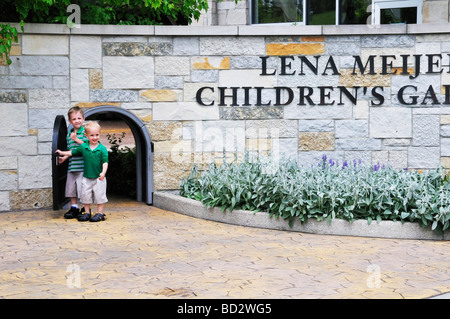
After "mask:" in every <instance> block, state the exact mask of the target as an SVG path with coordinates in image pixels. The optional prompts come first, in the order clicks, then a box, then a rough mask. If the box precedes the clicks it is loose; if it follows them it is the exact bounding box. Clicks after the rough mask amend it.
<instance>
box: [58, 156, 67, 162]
mask: <svg viewBox="0 0 450 319" xmlns="http://www.w3.org/2000/svg"><path fill="white" fill-rule="evenodd" d="M68 158H69V156H58V164H62V163H64V161H65V160H67V159H68Z"/></svg>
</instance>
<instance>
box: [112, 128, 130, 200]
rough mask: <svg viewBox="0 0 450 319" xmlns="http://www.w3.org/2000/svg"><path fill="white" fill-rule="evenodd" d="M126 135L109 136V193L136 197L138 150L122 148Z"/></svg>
mask: <svg viewBox="0 0 450 319" xmlns="http://www.w3.org/2000/svg"><path fill="white" fill-rule="evenodd" d="M124 136H125V133H124V132H123V133H122V134H121V136H118V137H117V136H116V135H115V134H107V137H108V141H109V143H110V145H111V148H110V151H109V152H108V157H109V158H108V160H109V163H108V172H107V173H106V178H107V181H108V193H109V194H115V195H120V196H124V197H130V198H135V197H136V148H135V147H133V148H130V147H128V146H124V147H120V143H121V142H122V139H123V138H124Z"/></svg>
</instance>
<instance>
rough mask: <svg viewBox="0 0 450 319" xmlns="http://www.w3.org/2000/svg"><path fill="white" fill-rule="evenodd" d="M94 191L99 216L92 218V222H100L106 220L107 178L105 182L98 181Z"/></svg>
mask: <svg viewBox="0 0 450 319" xmlns="http://www.w3.org/2000/svg"><path fill="white" fill-rule="evenodd" d="M93 191H94V198H95V202H96V203H97V214H95V215H94V216H92V217H91V219H90V221H91V222H99V221H101V220H105V213H104V212H103V208H104V207H105V203H107V202H108V198H107V197H106V178H104V179H103V181H101V180H99V179H97V180H96V185H95V186H94V188H93Z"/></svg>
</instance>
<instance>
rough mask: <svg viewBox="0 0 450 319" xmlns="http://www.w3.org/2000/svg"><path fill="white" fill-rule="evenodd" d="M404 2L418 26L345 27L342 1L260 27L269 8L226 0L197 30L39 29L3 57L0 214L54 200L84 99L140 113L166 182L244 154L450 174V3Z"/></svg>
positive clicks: (160, 180)
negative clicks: (59, 126) (61, 120)
mask: <svg viewBox="0 0 450 319" xmlns="http://www.w3.org/2000/svg"><path fill="white" fill-rule="evenodd" d="M344 2H345V1H344ZM388 2H390V5H392V3H393V2H401V1H379V6H378V8H382V9H381V10H380V12H381V11H382V10H384V9H383V5H387V4H388ZM405 2H408V3H411V4H414V5H417V7H416V10H415V11H414V10H413V11H412V13H411V12H409V13H408V14H409V15H407V16H409V17H411V16H412V17H415V19H419V20H416V21H415V22H416V23H412V24H410V23H393V24H388V23H380V24H377V23H375V24H368V23H366V24H352V25H350V24H342V23H340V22H342V21H346V20H345V19H344V18H342V12H344V11H343V10H342V8H340V6H339V4H340V2H336V4H337V8H338V9H341V10H340V11H337V10H338V9H336V8H335V9H334V10H335V11H334V12H335V14H334V16H333V15H331V18H330V17H328V21H331V20H333V19H334V21H335V23H334V24H332V23H330V24H324V25H322V24H317V25H315V24H312V23H311V21H313V20H314V18H313V15H314V13H311V11H312V10H306V11H308V12H310V15H311V17H309V18H305V19H304V21H303V20H302V21H300V22H287V23H281V22H274V23H272V22H271V23H258V24H256V25H255V24H252V19H253V18H252V14H253V15H254V14H255V13H254V10H255V9H252V6H253V7H254V6H256V5H257V3H252V2H245V1H240V2H238V3H235V2H234V1H223V2H219V3H212V4H211V10H210V12H208V13H205V14H204V15H203V16H202V17H201V19H200V20H199V22H198V23H196V24H195V25H191V26H97V25H81V26H80V28H69V27H67V26H66V25H50V24H43V25H41V24H34V25H33V24H28V25H26V26H25V32H24V33H23V34H21V35H20V39H19V43H16V44H13V48H12V52H11V59H12V64H11V65H9V66H8V65H6V63H5V62H2V64H1V65H0V112H1V116H0V211H5V210H19V209H30V208H41V207H51V206H52V186H53V185H52V160H51V158H52V157H51V153H52V149H51V147H52V139H53V135H52V134H53V126H54V121H55V118H56V117H57V116H58V115H64V116H67V110H68V109H69V108H70V107H71V106H74V105H79V106H81V107H83V108H85V110H90V111H91V112H96V111H102V110H111V108H112V109H113V111H112V112H113V113H114V108H117V109H118V110H119V109H120V110H121V112H120V114H121V116H125V117H126V116H127V115H126V114H130V117H131V116H133V117H137V118H139V120H140V121H141V123H142V127H143V128H144V129H145V130H148V133H149V135H150V136H151V141H152V143H153V145H154V149H153V165H152V166H153V170H152V172H151V174H152V179H153V185H154V189H155V190H167V189H177V188H178V186H179V184H180V181H181V179H182V177H183V176H185V174H186V173H187V172H188V171H189V170H190V169H191V167H192V166H193V165H194V164H197V165H198V166H199V167H200V168H206V167H207V165H208V164H209V163H211V162H212V161H214V162H217V163H220V162H222V161H223V160H224V159H226V160H230V161H231V160H233V159H235V158H241V157H242V156H243V154H244V153H245V152H258V153H259V154H264V155H268V156H274V154H275V155H277V156H281V155H282V154H283V155H284V156H286V157H289V158H293V159H295V160H297V161H298V162H299V163H302V164H305V165H310V164H311V163H314V162H315V161H317V160H318V159H320V158H321V157H322V155H324V154H326V155H327V156H328V157H331V158H333V159H335V160H337V161H344V160H353V159H357V160H361V161H363V162H364V163H366V164H369V165H370V164H377V163H380V164H381V163H383V164H390V165H392V166H394V167H395V168H399V169H404V168H409V169H411V168H412V169H431V168H436V167H438V166H439V165H442V166H444V167H446V168H450V24H449V23H448V17H449V1H420V3H419V2H418V1H409V0H408V1H405ZM308 3H309V2H307V1H303V2H302V5H304V7H305V8H308ZM419 4H420V5H419ZM375 5H376V3H375V4H373V6H375ZM252 10H253V11H252ZM418 10H420V12H419V11H418ZM304 11H305V10H304ZM313 11H314V10H313ZM331 11H332V10H331ZM316 12H317V11H316ZM346 12H347V11H346ZM374 14H377V11H376V10H375V9H374V10H373V11H370V12H369V15H368V16H367V17H369V16H371V15H374ZM336 17H337V18H336ZM380 17H381V16H380ZM372 18H373V17H370V21H372V20H371V19H372ZM308 19H309V20H308ZM373 19H375V18H373ZM380 19H381V18H380ZM383 19H384V18H383ZM383 21H385V20H380V22H383ZM308 22H309V23H308ZM110 169H115V168H114V167H111V168H110Z"/></svg>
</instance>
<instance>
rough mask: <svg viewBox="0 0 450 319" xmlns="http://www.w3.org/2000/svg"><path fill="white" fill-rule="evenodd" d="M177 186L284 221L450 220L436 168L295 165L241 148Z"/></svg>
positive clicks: (213, 202) (446, 192)
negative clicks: (236, 155) (231, 158)
mask: <svg viewBox="0 0 450 319" xmlns="http://www.w3.org/2000/svg"><path fill="white" fill-rule="evenodd" d="M180 193H181V195H182V196H185V197H188V198H193V199H196V200H199V201H201V202H202V203H203V204H205V205H206V206H207V207H217V206H218V207H221V208H222V210H223V211H224V210H225V209H227V208H228V209H230V210H231V211H232V210H233V209H244V210H251V211H264V212H268V213H269V215H270V216H277V217H282V218H283V219H287V220H289V222H290V224H292V222H293V220H294V219H295V218H298V219H300V221H301V222H306V221H307V220H308V219H309V218H316V219H317V220H319V221H320V220H328V221H331V219H333V218H340V219H344V220H347V221H349V222H352V221H354V220H356V219H366V220H367V221H368V222H369V223H370V222H371V221H373V220H376V221H378V222H379V221H381V220H393V221H402V222H403V221H410V222H418V223H420V224H421V225H422V226H424V227H426V226H429V225H431V229H433V230H435V231H445V230H446V229H448V228H449V226H450V182H449V178H448V176H446V175H445V174H444V172H443V170H442V169H441V168H438V169H435V170H430V171H424V172H423V173H418V172H416V171H411V170H397V169H394V168H392V167H390V166H384V165H383V166H380V165H379V164H377V165H375V166H373V167H372V166H364V165H361V163H360V162H357V161H352V162H347V161H345V162H344V163H342V164H338V163H336V162H335V161H333V160H332V159H327V158H326V156H324V157H323V158H322V160H321V161H320V162H319V163H318V164H317V165H311V166H301V165H298V164H297V162H296V161H292V160H287V159H281V160H280V161H279V162H277V163H274V162H273V161H270V160H267V159H263V158H260V157H257V158H250V156H249V155H246V157H245V160H244V161H242V162H237V161H235V162H233V163H225V164H223V165H220V166H217V165H214V164H211V165H210V167H209V169H208V170H206V171H203V172H200V171H199V170H198V168H197V167H195V166H194V168H193V169H192V171H191V172H190V174H189V176H187V177H185V178H184V179H183V180H182V182H181V185H180Z"/></svg>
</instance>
